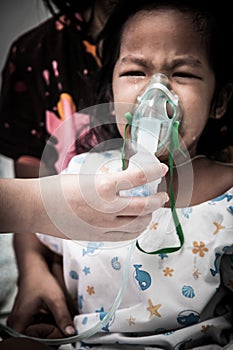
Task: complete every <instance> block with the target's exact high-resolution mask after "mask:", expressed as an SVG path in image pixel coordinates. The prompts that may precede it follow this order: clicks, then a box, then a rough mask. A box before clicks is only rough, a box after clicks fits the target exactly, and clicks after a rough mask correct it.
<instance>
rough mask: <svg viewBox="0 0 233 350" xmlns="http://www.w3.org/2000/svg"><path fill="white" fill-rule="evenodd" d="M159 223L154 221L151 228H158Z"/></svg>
mask: <svg viewBox="0 0 233 350" xmlns="http://www.w3.org/2000/svg"><path fill="white" fill-rule="evenodd" d="M158 225H159V223H158V222H152V223H151V225H150V230H157V228H158Z"/></svg>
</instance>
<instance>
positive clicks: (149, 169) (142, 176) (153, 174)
mask: <svg viewBox="0 0 233 350" xmlns="http://www.w3.org/2000/svg"><path fill="white" fill-rule="evenodd" d="M167 171H168V167H167V165H166V164H163V163H156V164H151V165H150V166H148V165H147V166H145V167H144V168H142V167H138V168H136V169H130V168H128V169H126V170H125V171H122V172H120V173H117V174H111V175H112V176H114V177H112V179H114V180H115V182H116V188H117V192H119V191H121V190H127V189H130V188H133V187H137V186H141V185H143V184H145V183H148V182H151V181H154V180H157V179H159V178H161V177H163V176H164V175H165V174H166V173H167Z"/></svg>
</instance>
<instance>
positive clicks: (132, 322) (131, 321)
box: [128, 315, 136, 326]
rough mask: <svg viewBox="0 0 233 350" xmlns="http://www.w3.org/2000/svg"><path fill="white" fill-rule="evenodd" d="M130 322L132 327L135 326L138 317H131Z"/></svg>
mask: <svg viewBox="0 0 233 350" xmlns="http://www.w3.org/2000/svg"><path fill="white" fill-rule="evenodd" d="M128 321H129V325H130V326H132V325H135V321H136V317H133V316H131V315H130V318H129V319H128Z"/></svg>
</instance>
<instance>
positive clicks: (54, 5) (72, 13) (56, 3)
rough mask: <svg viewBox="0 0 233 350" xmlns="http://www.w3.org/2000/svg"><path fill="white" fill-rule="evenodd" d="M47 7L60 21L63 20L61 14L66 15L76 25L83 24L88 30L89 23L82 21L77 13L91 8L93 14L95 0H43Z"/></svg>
mask: <svg viewBox="0 0 233 350" xmlns="http://www.w3.org/2000/svg"><path fill="white" fill-rule="evenodd" d="M42 1H43V3H44V5H45V7H46V8H47V9H48V10H49V11H50V13H51V14H52V15H53V16H54V17H55V18H56V19H57V20H59V21H63V20H62V19H61V16H62V15H64V16H65V17H66V19H69V20H70V21H71V23H74V25H76V24H77V25H79V26H81V27H82V28H83V29H84V30H86V27H87V25H88V24H87V23H85V21H80V19H79V17H78V16H77V15H76V14H77V13H80V14H82V12H83V11H84V10H86V9H89V8H90V9H91V13H92V14H93V10H94V0H42Z"/></svg>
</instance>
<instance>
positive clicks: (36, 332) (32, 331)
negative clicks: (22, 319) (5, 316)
mask: <svg viewBox="0 0 233 350" xmlns="http://www.w3.org/2000/svg"><path fill="white" fill-rule="evenodd" d="M25 334H26V335H28V336H30V337H36V338H45V339H54V338H63V337H64V333H62V332H61V331H60V330H59V328H57V327H56V326H55V325H52V324H46V323H40V324H35V325H30V326H28V327H27V328H26V330H25Z"/></svg>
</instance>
